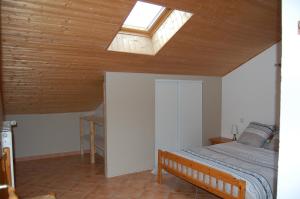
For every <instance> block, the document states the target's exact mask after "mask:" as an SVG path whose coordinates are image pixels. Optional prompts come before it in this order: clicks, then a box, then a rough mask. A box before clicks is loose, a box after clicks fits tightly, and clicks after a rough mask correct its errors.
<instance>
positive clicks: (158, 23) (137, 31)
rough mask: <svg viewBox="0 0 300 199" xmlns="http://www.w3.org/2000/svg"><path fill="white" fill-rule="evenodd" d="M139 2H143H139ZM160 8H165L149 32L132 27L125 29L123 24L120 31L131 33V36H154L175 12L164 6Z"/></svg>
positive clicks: (155, 19)
mask: <svg viewBox="0 0 300 199" xmlns="http://www.w3.org/2000/svg"><path fill="white" fill-rule="evenodd" d="M137 2H141V1H137ZM142 3H144V2H142ZM149 4H151V3H149ZM153 5H155V4H153ZM158 6H160V5H158ZM160 7H162V8H163V11H162V12H160V13H159V16H156V17H155V18H154V19H153V21H152V23H151V25H150V27H149V28H148V29H147V30H141V29H136V28H131V27H125V26H124V23H123V25H122V27H121V29H120V31H121V32H125V33H130V34H142V35H144V36H148V37H152V35H153V34H154V33H155V31H156V30H157V29H158V28H159V27H160V26H161V24H162V23H163V22H164V21H165V20H166V19H167V18H168V16H169V15H170V14H171V13H172V11H173V10H172V9H169V8H166V7H164V6H160ZM133 9H134V8H133ZM133 9H132V10H133ZM132 10H131V11H130V13H131V12H132ZM129 15H130V14H129ZM129 15H128V17H129ZM128 17H127V18H128ZM127 18H126V19H127ZM125 21H126V20H125Z"/></svg>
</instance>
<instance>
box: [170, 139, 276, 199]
mask: <svg viewBox="0 0 300 199" xmlns="http://www.w3.org/2000/svg"><path fill="white" fill-rule="evenodd" d="M174 153H175V154H177V155H180V156H182V157H185V158H187V159H190V160H193V161H196V162H199V163H201V164H204V165H207V166H210V167H212V168H215V169H218V170H220V171H224V172H226V173H229V174H231V175H232V176H234V177H236V178H238V179H243V180H245V181H246V198H247V199H272V198H276V187H277V162H278V153H277V152H275V151H271V150H266V149H263V148H256V147H252V146H249V145H244V144H240V143H237V142H229V143H225V144H217V145H211V146H207V147H199V148H193V149H185V150H181V151H177V152H174Z"/></svg>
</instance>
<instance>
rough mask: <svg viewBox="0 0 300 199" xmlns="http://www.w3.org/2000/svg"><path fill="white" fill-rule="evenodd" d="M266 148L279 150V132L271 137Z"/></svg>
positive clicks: (265, 145) (266, 143)
mask: <svg viewBox="0 0 300 199" xmlns="http://www.w3.org/2000/svg"><path fill="white" fill-rule="evenodd" d="M263 147H264V148H265V149H268V150H272V151H277V152H278V151H279V132H275V133H274V135H273V136H272V138H271V139H268V140H267V141H266V142H265V144H264V146H263Z"/></svg>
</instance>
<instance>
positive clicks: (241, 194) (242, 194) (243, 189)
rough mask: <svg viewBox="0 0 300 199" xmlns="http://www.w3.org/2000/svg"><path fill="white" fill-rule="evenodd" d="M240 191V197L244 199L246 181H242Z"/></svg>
mask: <svg viewBox="0 0 300 199" xmlns="http://www.w3.org/2000/svg"><path fill="white" fill-rule="evenodd" d="M239 189H240V190H239V191H240V194H239V195H240V197H239V198H241V199H244V198H245V197H246V196H245V195H246V193H245V192H246V182H245V181H240V186H239Z"/></svg>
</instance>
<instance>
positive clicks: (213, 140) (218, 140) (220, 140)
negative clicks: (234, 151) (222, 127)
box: [209, 137, 233, 145]
mask: <svg viewBox="0 0 300 199" xmlns="http://www.w3.org/2000/svg"><path fill="white" fill-rule="evenodd" d="M209 141H210V143H211V144H212V145H214V144H222V143H226V142H232V141H233V140H232V139H229V138H224V137H214V138H210V139H209Z"/></svg>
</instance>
